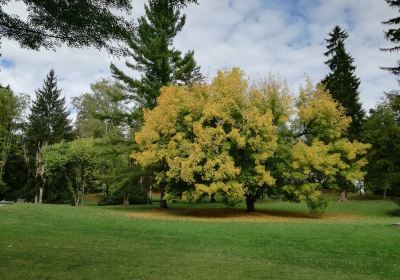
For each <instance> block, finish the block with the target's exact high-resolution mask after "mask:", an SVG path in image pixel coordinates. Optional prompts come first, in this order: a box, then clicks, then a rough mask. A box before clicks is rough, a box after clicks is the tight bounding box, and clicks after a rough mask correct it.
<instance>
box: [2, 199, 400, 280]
mask: <svg viewBox="0 0 400 280" xmlns="http://www.w3.org/2000/svg"><path fill="white" fill-rule="evenodd" d="M156 206H157V205H156V204H154V205H153V206H131V207H129V208H124V207H98V206H86V207H81V208H74V207H71V206H65V205H33V204H15V205H9V206H2V207H0V279H3V280H5V279H363V280H366V279H400V227H397V228H396V227H393V226H391V224H392V223H396V222H400V218H393V217H389V216H387V215H386V212H387V211H388V210H392V209H395V207H396V206H395V204H393V203H392V202H389V201H380V200H370V201H362V200H360V201H356V200H354V201H350V202H348V203H345V204H343V203H338V202H331V203H330V206H329V208H328V210H327V215H326V216H325V217H324V218H320V219H312V218H310V217H308V216H307V209H306V206H305V205H304V204H290V203H285V202H274V201H265V202H261V203H257V204H256V208H257V209H258V210H259V212H258V213H255V214H249V215H247V214H245V213H243V209H242V208H243V207H244V205H240V206H238V209H231V210H224V209H222V210H220V209H218V208H223V205H221V204H218V203H217V204H209V203H203V204H195V205H192V206H190V207H191V209H188V205H186V204H176V205H173V206H172V208H171V209H168V210H164V211H160V210H156V209H155V208H156Z"/></svg>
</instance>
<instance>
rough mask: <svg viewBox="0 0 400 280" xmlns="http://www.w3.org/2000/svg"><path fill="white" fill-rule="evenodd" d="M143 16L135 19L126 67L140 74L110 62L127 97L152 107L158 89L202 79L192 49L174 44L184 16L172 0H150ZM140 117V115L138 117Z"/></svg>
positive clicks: (142, 106) (139, 108) (184, 18)
mask: <svg viewBox="0 0 400 280" xmlns="http://www.w3.org/2000/svg"><path fill="white" fill-rule="evenodd" d="M145 14H146V15H145V16H142V17H141V18H139V19H138V26H137V29H136V30H135V31H134V32H133V33H132V34H131V36H130V37H129V39H128V44H129V47H130V51H129V55H130V56H131V57H132V59H133V61H134V63H131V62H129V61H127V62H126V65H127V67H129V68H131V69H133V70H134V71H136V72H139V73H140V74H141V78H140V79H136V78H133V77H131V76H129V75H128V74H125V73H124V72H123V71H122V70H120V69H118V68H117V67H116V66H115V65H113V64H112V65H111V71H112V73H113V75H114V77H115V78H117V79H119V80H120V81H122V82H123V84H124V87H125V89H126V90H127V91H128V92H129V93H130V95H129V97H127V98H129V99H131V100H133V101H135V102H136V104H137V105H138V106H137V108H138V110H137V113H138V114H139V115H141V109H142V108H150V109H152V108H154V107H155V105H156V99H157V97H158V96H159V95H160V88H161V87H163V86H166V85H169V84H191V83H194V82H196V81H200V80H201V79H202V75H201V73H200V67H199V66H197V64H196V61H195V60H194V52H193V51H189V52H187V53H186V54H184V55H182V53H181V52H180V51H179V50H177V49H175V48H174V47H173V40H174V38H175V36H176V35H177V34H178V32H179V31H181V30H182V28H183V26H184V25H185V20H186V17H185V15H181V13H180V7H179V6H176V5H174V4H173V1H171V0H150V1H149V3H148V5H145ZM139 119H141V117H139Z"/></svg>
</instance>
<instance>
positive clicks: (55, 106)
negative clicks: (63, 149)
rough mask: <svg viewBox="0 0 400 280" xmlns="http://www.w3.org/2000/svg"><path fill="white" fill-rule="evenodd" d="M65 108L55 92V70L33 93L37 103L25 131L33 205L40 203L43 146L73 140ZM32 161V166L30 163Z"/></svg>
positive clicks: (56, 89)
mask: <svg viewBox="0 0 400 280" xmlns="http://www.w3.org/2000/svg"><path fill="white" fill-rule="evenodd" d="M68 116H69V113H68V112H67V110H66V107H65V98H61V90H59V89H58V88H57V79H56V76H55V74H54V70H51V71H50V73H49V74H48V75H47V78H46V80H45V81H44V85H43V87H42V88H41V89H39V90H37V91H36V100H35V101H34V102H33V105H32V107H31V113H30V115H29V117H28V124H27V129H26V138H27V139H26V142H27V144H28V147H27V149H26V161H27V164H28V165H29V169H32V170H34V171H32V172H31V173H32V175H33V176H34V177H35V178H36V180H35V185H36V187H35V188H36V196H35V201H37V202H39V201H41V200H42V197H41V196H42V194H43V188H44V182H45V180H44V178H43V172H44V171H43V170H44V169H43V168H44V167H43V166H42V162H43V161H42V157H43V155H42V151H43V147H44V146H46V145H52V144H55V143H58V142H61V141H63V140H71V139H72V132H71V131H72V127H71V125H70V120H69V119H68ZM33 157H34V158H35V159H34V162H35V163H34V164H32V163H31V162H32V161H33V159H32V158H33Z"/></svg>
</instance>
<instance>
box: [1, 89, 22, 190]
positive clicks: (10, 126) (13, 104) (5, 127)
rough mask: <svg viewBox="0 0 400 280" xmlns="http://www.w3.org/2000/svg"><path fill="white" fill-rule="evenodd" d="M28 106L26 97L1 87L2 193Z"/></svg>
mask: <svg viewBox="0 0 400 280" xmlns="http://www.w3.org/2000/svg"><path fill="white" fill-rule="evenodd" d="M27 104H28V98H27V96H24V95H16V94H15V93H14V92H13V91H12V90H11V89H10V88H8V87H2V86H1V85H0V112H1V114H0V191H1V192H3V191H4V189H5V183H4V181H3V175H4V171H5V168H6V164H7V161H8V159H9V157H10V152H11V150H12V146H13V142H14V141H15V140H16V134H17V130H18V129H20V128H21V122H22V119H23V111H24V110H25V109H26V106H27Z"/></svg>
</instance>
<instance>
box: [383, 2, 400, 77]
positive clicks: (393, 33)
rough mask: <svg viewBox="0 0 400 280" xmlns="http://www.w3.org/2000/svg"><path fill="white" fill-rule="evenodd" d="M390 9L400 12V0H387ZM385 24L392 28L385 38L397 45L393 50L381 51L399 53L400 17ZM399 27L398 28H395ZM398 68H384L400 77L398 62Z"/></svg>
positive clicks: (399, 64)
mask: <svg viewBox="0 0 400 280" xmlns="http://www.w3.org/2000/svg"><path fill="white" fill-rule="evenodd" d="M385 1H386V2H387V3H388V4H389V6H390V7H392V8H397V9H399V11H400V0H385ZM383 24H386V25H389V26H391V27H392V28H389V30H387V31H386V32H385V38H386V40H388V41H390V42H391V43H393V44H395V46H394V47H392V48H381V51H384V52H397V51H399V50H400V45H399V44H400V27H399V24H400V17H395V18H392V19H389V20H387V21H384V22H383ZM393 26H397V28H395V27H393ZM397 63H398V66H396V67H382V69H384V70H388V71H390V72H392V73H393V74H395V75H397V76H399V75H400V62H399V61H398V62H397Z"/></svg>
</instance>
